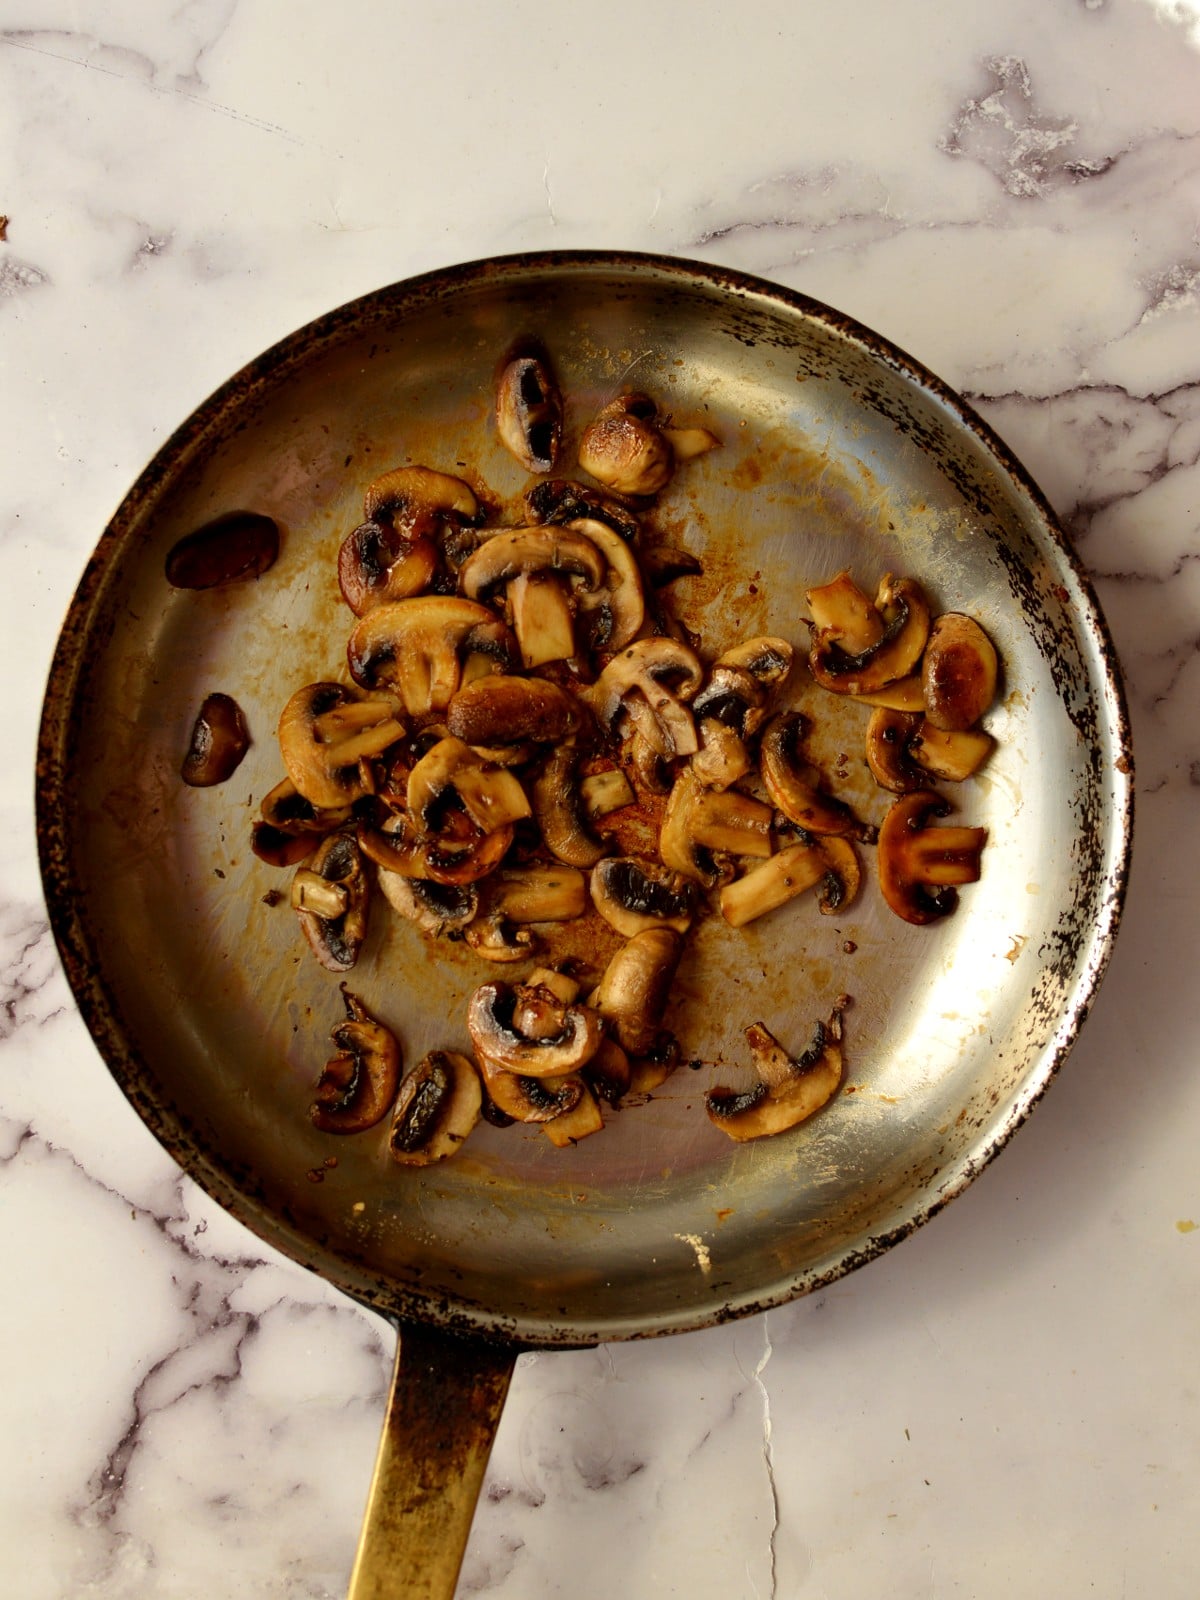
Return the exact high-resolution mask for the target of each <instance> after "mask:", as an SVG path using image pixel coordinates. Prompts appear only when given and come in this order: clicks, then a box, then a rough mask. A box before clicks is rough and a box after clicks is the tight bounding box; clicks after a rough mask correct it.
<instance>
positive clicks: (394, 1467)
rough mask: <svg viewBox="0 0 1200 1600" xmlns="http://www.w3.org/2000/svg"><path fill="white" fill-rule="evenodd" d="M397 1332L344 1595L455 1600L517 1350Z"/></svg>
mask: <svg viewBox="0 0 1200 1600" xmlns="http://www.w3.org/2000/svg"><path fill="white" fill-rule="evenodd" d="M398 1333H399V1339H398V1341H397V1345H396V1364H395V1367H394V1368H393V1370H392V1388H391V1394H390V1395H389V1397H388V1405H387V1412H386V1415H385V1417H384V1422H383V1436H382V1438H381V1439H380V1441H379V1454H378V1455H377V1456H376V1458H375V1473H374V1476H373V1477H372V1479H371V1488H370V1492H369V1494H368V1496H367V1509H366V1516H365V1518H364V1522H363V1529H362V1533H361V1535H360V1537H359V1541H358V1554H357V1555H356V1556H355V1558H354V1570H353V1571H352V1572H351V1574H350V1589H349V1593H348V1596H347V1600H453V1596H454V1589H455V1585H456V1584H457V1582H458V1573H459V1568H460V1567H461V1566H462V1559H463V1554H464V1552H465V1550H466V1547H467V1537H468V1535H469V1533H470V1531H471V1520H472V1518H473V1517H474V1514H475V1502H476V1501H477V1500H478V1498H479V1491H480V1489H481V1487H482V1485H483V1474H484V1470H485V1469H486V1467H487V1463H488V1457H489V1455H490V1454H491V1451H492V1440H493V1439H494V1438H495V1435H496V1427H497V1425H498V1423H499V1421H500V1412H501V1410H502V1408H503V1406H504V1398H505V1396H506V1395H507V1393H508V1385H509V1381H510V1379H511V1378H512V1371H513V1366H514V1364H515V1362H516V1358H517V1351H516V1350H515V1349H513V1348H512V1347H511V1346H507V1345H500V1344H487V1343H484V1342H483V1341H482V1340H478V1339H462V1338H458V1337H456V1336H455V1335H453V1334H449V1333H443V1332H439V1331H438V1330H436V1329H432V1328H424V1327H420V1326H417V1325H415V1324H412V1323H403V1324H401V1326H400V1327H399V1329H398Z"/></svg>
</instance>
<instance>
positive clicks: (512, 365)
mask: <svg viewBox="0 0 1200 1600" xmlns="http://www.w3.org/2000/svg"><path fill="white" fill-rule="evenodd" d="M496 430H497V432H498V433H499V435H500V438H501V440H502V442H503V444H504V446H505V448H506V449H507V450H509V451H511V453H512V454H513V455H514V456H515V457H516V459H517V460H518V461H519V462H520V463H521V465H522V466H523V467H524V468H525V469H526V470H527V471H529V472H553V470H554V463H555V462H556V461H557V459H558V447H559V444H560V443H561V440H562V399H561V396H560V395H559V392H558V385H557V384H556V383H555V381H554V374H553V373H552V372H551V370H550V363H549V361H548V360H547V359H546V357H545V356H544V355H543V354H542V353H541V352H540V351H538V350H528V351H525V352H523V353H520V354H517V355H515V356H514V357H513V358H512V360H511V361H508V362H506V363H505V365H504V367H503V369H502V371H501V373H500V378H499V381H498V383H497V385H496Z"/></svg>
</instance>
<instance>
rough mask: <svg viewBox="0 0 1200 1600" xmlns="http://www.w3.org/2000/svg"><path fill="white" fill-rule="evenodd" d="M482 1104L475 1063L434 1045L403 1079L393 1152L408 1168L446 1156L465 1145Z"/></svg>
mask: <svg viewBox="0 0 1200 1600" xmlns="http://www.w3.org/2000/svg"><path fill="white" fill-rule="evenodd" d="M482 1104H483V1088H482V1085H481V1084H480V1081H479V1074H478V1073H477V1072H476V1070H475V1067H474V1064H473V1063H472V1062H471V1061H469V1060H468V1059H467V1057H466V1056H464V1055H459V1054H458V1052H457V1051H454V1050H431V1051H430V1052H429V1054H428V1055H427V1056H423V1057H422V1059H421V1060H420V1061H419V1062H418V1063H417V1065H416V1066H415V1067H414V1068H413V1069H412V1071H411V1072H409V1073H408V1074H407V1075H406V1076H405V1077H404V1079H403V1080H402V1081H401V1084H400V1091H399V1093H398V1094H397V1096H396V1108H395V1110H394V1111H393V1113H392V1125H391V1128H390V1130H389V1132H388V1153H389V1154H390V1156H391V1158H392V1160H393V1161H397V1162H399V1163H400V1165H401V1166H405V1167H427V1166H430V1165H431V1164H432V1163H433V1162H435V1161H445V1160H446V1159H447V1158H448V1157H450V1156H453V1155H456V1154H457V1153H458V1151H459V1150H460V1149H461V1148H462V1145H463V1141H464V1140H465V1139H466V1138H467V1136H468V1134H469V1133H470V1132H471V1129H472V1128H474V1126H475V1124H476V1123H477V1122H478V1121H479V1113H480V1108H481V1106H482Z"/></svg>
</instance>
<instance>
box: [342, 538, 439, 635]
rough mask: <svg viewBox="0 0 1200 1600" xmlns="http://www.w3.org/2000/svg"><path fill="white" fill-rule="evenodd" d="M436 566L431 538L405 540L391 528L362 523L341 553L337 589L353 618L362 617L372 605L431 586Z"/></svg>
mask: <svg viewBox="0 0 1200 1600" xmlns="http://www.w3.org/2000/svg"><path fill="white" fill-rule="evenodd" d="M437 563H438V553H437V546H436V544H435V543H434V542H433V540H432V539H431V538H429V537H427V536H425V535H421V536H418V537H417V538H414V539H406V538H404V536H403V534H402V533H401V532H400V531H399V530H398V529H396V528H393V527H391V526H390V525H387V524H384V523H381V522H362V523H360V524H359V525H358V527H357V528H355V529H354V531H353V532H352V533H348V534H347V535H346V537H345V538H344V539H343V540H342V544H341V547H340V549H339V550H338V561H337V571H338V587H339V588H340V589H341V591H342V598H343V599H344V600H345V602H346V604H347V605H348V606H349V607H350V609H351V611H353V612H354V615H355V616H356V617H361V616H362V615H363V613H364V612H365V611H369V610H370V609H371V607H372V606H378V605H386V604H387V603H388V602H389V601H391V600H406V599H408V597H409V596H410V595H415V594H420V592H421V590H422V589H426V588H428V587H429V585H430V583H432V581H433V577H434V574H435V573H436V571H437Z"/></svg>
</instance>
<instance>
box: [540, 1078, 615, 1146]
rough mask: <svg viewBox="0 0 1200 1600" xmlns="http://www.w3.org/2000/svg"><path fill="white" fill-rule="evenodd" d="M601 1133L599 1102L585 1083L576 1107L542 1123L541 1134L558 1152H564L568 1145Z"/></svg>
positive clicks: (602, 1119) (601, 1119) (602, 1127)
mask: <svg viewBox="0 0 1200 1600" xmlns="http://www.w3.org/2000/svg"><path fill="white" fill-rule="evenodd" d="M603 1131H604V1117H603V1115H602V1114H601V1111H600V1105H599V1102H598V1101H597V1099H596V1096H595V1095H594V1094H593V1093H592V1090H591V1088H590V1087H589V1086H588V1085H587V1084H586V1083H585V1084H584V1085H583V1092H582V1094H581V1095H580V1097H579V1100H578V1103H577V1104H576V1105H574V1106H572V1107H571V1109H570V1110H569V1111H560V1112H559V1114H558V1116H557V1117H551V1118H550V1120H549V1122H543V1123H542V1132H543V1133H544V1134H545V1135H546V1137H547V1139H549V1141H550V1143H551V1144H552V1145H555V1146H556V1147H557V1148H558V1149H559V1150H565V1149H566V1148H567V1146H568V1145H572V1144H578V1143H579V1141H580V1140H581V1139H586V1138H588V1137H589V1136H590V1135H591V1134H593V1133H603Z"/></svg>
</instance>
